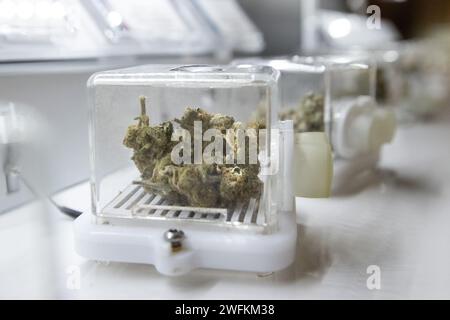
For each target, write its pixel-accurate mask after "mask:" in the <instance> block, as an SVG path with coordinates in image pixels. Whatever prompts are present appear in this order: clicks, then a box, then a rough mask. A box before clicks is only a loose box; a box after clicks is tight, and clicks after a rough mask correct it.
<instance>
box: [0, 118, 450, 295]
mask: <svg viewBox="0 0 450 320" xmlns="http://www.w3.org/2000/svg"><path fill="white" fill-rule="evenodd" d="M449 137H450V114H449V115H447V116H445V117H441V118H440V120H439V122H437V123H434V124H431V123H429V124H420V125H417V126H414V127H410V128H401V129H400V130H399V133H398V135H397V137H396V138H395V141H394V143H393V144H392V145H391V146H388V147H386V148H385V150H384V153H383V159H382V162H381V167H382V169H380V170H379V171H378V172H377V173H375V174H373V175H372V176H370V177H367V180H366V181H365V184H363V185H362V186H361V185H360V186H359V187H361V188H360V189H358V188H357V187H358V186H355V188H353V189H352V188H350V189H349V190H348V191H347V192H342V193H341V194H340V195H338V196H335V197H334V198H332V199H327V200H306V199H297V205H298V207H299V211H298V212H297V220H298V222H299V223H300V225H299V226H298V230H299V240H298V242H299V245H298V250H297V251H298V252H297V262H296V263H295V264H294V265H293V266H292V267H291V268H290V269H289V270H286V271H283V272H280V273H276V274H274V275H269V276H266V277H259V276H257V275H255V274H249V273H239V272H221V271H208V270H198V271H195V272H194V273H193V274H191V275H188V276H185V277H180V278H169V277H164V276H161V275H160V274H159V273H158V272H157V271H156V270H155V269H154V268H153V267H151V266H147V265H131V264H120V263H111V264H109V265H105V264H97V263H95V262H92V261H86V260H84V259H82V258H80V257H79V256H77V255H76V254H75V253H74V251H73V241H72V223H71V221H70V219H68V218H66V217H64V216H63V215H58V213H57V212H56V211H52V212H51V213H52V214H53V216H54V217H55V218H54V219H55V220H56V221H55V223H54V225H55V226H56V227H57V232H55V237H53V238H50V237H49V236H48V235H46V234H45V233H39V232H30V230H35V229H34V228H31V226H32V225H33V224H36V223H38V221H35V220H29V218H27V217H32V216H33V214H35V212H34V211H33V210H34V209H33V207H32V206H28V207H23V208H21V209H18V210H15V211H13V212H9V213H6V214H3V215H0V228H1V229H0V230H1V232H0V246H1V247H0V252H2V254H1V258H0V261H1V264H0V284H1V285H0V298H5V297H23V298H28V297H38V296H40V297H48V296H49V294H48V292H46V291H45V290H48V288H50V284H51V283H52V282H51V280H50V278H49V279H47V280H46V279H45V278H43V277H35V278H33V277H32V276H28V277H22V276H20V275H21V274H28V275H31V274H33V272H32V271H33V270H39V269H38V268H37V266H38V265H39V264H38V260H37V259H35V258H36V256H40V255H39V254H38V253H39V252H41V251H42V250H43V247H42V246H43V242H42V241H38V240H39V239H41V238H43V239H52V240H53V243H57V244H58V247H59V249H58V254H59V256H58V258H59V259H58V260H59V264H58V266H56V267H55V268H54V270H55V272H54V276H55V277H57V278H60V279H62V281H63V282H62V284H63V287H64V285H65V281H66V280H67V276H68V274H67V273H66V271H68V270H70V268H73V266H75V267H76V266H79V267H80V271H81V283H80V284H81V289H80V290H69V289H63V290H61V291H59V295H58V296H57V297H64V298H67V297H74V298H145V299H183V298H184V299H227V298H243V299H248V298H255V299H259V298H267V299H282V298H286V299H309V298H368V299H372V298H388V299H391V298H447V299H448V298H450V273H449V272H448V271H449V269H450V250H449V247H450V232H448V230H449V228H450V200H449V199H450V144H449V143H448V139H449ZM360 182H361V181H360ZM363 182H364V181H363ZM355 184H357V182H356V181H355ZM57 199H58V200H59V201H61V202H62V201H64V203H65V204H67V205H74V206H77V207H79V208H83V209H87V208H89V199H90V195H89V190H88V185H87V184H84V185H81V186H79V187H76V188H73V189H71V190H69V191H67V192H65V193H63V194H61V195H60V196H58V197H57ZM38 225H39V224H38ZM26 243H27V244H29V245H25V244H26ZM5 249H6V250H5ZM19 253H20V255H19ZM370 265H378V266H379V267H380V268H381V289H380V290H368V289H367V286H366V280H367V278H368V276H369V275H368V274H367V273H366V270H367V267H368V266H370ZM33 281H35V282H36V283H40V284H41V288H42V289H43V291H42V292H40V293H39V294H38V292H37V291H36V290H34V289H35V288H37V285H36V284H35V283H34V282H33ZM43 283H44V284H45V283H46V285H42V284H43ZM33 288H34V289H33Z"/></svg>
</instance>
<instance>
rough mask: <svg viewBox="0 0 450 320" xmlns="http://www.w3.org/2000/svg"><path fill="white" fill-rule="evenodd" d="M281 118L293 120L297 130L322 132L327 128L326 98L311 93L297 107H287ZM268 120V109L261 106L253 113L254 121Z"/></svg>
mask: <svg viewBox="0 0 450 320" xmlns="http://www.w3.org/2000/svg"><path fill="white" fill-rule="evenodd" d="M279 117H280V119H281V120H292V121H293V123H294V130H295V132H322V131H324V130H325V122H324V98H323V95H321V94H314V93H309V94H307V95H306V96H305V97H303V99H302V100H301V101H300V102H299V104H298V106H297V107H296V108H289V109H288V108H285V109H284V110H282V111H281V112H280V114H279ZM265 122H266V109H265V108H263V107H260V108H258V109H257V110H256V112H255V114H254V115H253V123H255V124H257V125H261V126H262V125H263V124H265Z"/></svg>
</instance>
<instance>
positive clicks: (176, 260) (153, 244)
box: [75, 212, 297, 276]
mask: <svg viewBox="0 0 450 320" xmlns="http://www.w3.org/2000/svg"><path fill="white" fill-rule="evenodd" d="M278 219H279V229H278V231H276V232H275V233H272V234H256V233H250V232H245V231H232V230H229V229H226V228H224V229H223V230H217V229H216V230H206V229H200V228H188V227H187V226H186V227H182V228H181V229H182V230H183V231H184V233H185V236H186V238H185V240H184V241H183V245H182V249H181V250H180V251H178V252H173V251H172V248H171V245H170V243H168V242H167V241H166V240H165V239H164V236H163V235H164V233H165V232H166V231H167V230H168V228H167V227H163V226H161V225H158V224H154V225H151V226H149V225H142V224H139V225H113V224H96V223H95V222H94V217H93V215H92V214H90V213H84V214H82V215H81V216H80V217H79V218H77V219H76V220H75V249H76V252H77V253H78V254H79V255H81V256H83V257H85V258H87V259H90V260H99V261H117V262H129V263H145V264H152V265H155V267H156V269H157V270H158V271H159V272H160V273H162V274H165V275H171V276H173V275H181V274H186V273H188V272H189V271H191V270H193V269H196V268H211V269H225V270H238V271H251V272H264V273H265V272H273V271H278V270H282V269H284V268H286V267H288V266H289V265H290V264H292V262H293V261H294V259H295V251H296V243H297V224H296V222H295V215H294V214H293V213H292V212H289V213H280V214H279V215H278ZM173 227H174V228H178V229H180V228H179V227H178V226H177V225H174V226H173Z"/></svg>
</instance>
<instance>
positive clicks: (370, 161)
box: [332, 152, 380, 193]
mask: <svg viewBox="0 0 450 320" xmlns="http://www.w3.org/2000/svg"><path fill="white" fill-rule="evenodd" d="M379 159H380V152H374V153H369V154H366V155H364V156H359V157H356V158H354V159H344V158H335V159H334V172H333V186H332V192H334V193H336V192H339V191H340V190H341V189H342V188H345V187H346V186H347V185H348V184H349V182H350V181H352V179H354V178H355V177H356V176H357V175H359V174H361V173H363V172H366V171H368V170H374V169H375V168H376V167H377V165H378V161H379Z"/></svg>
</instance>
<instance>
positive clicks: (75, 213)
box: [20, 175, 83, 219]
mask: <svg viewBox="0 0 450 320" xmlns="http://www.w3.org/2000/svg"><path fill="white" fill-rule="evenodd" d="M20 178H21V180H22V182H23V183H24V185H25V186H27V188H28V189H29V190H30V191H31V193H33V194H34V195H35V196H39V194H38V193H37V192H36V190H35V189H34V188H33V187H32V186H31V185H30V184H29V183H28V181H27V180H26V179H25V178H24V177H23V176H22V175H20ZM47 199H48V200H49V201H50V202H51V203H52V204H53V205H54V206H55V207H56V208H57V209H58V210H59V211H60V212H61V213H64V214H65V215H66V216H68V217H70V218H73V219H76V218H78V217H79V216H81V215H82V214H83V212H82V211H78V210H75V209H72V208H68V207H65V206H60V205H59V204H57V203H56V202H55V200H53V198H52V197H50V196H48V197H47Z"/></svg>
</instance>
